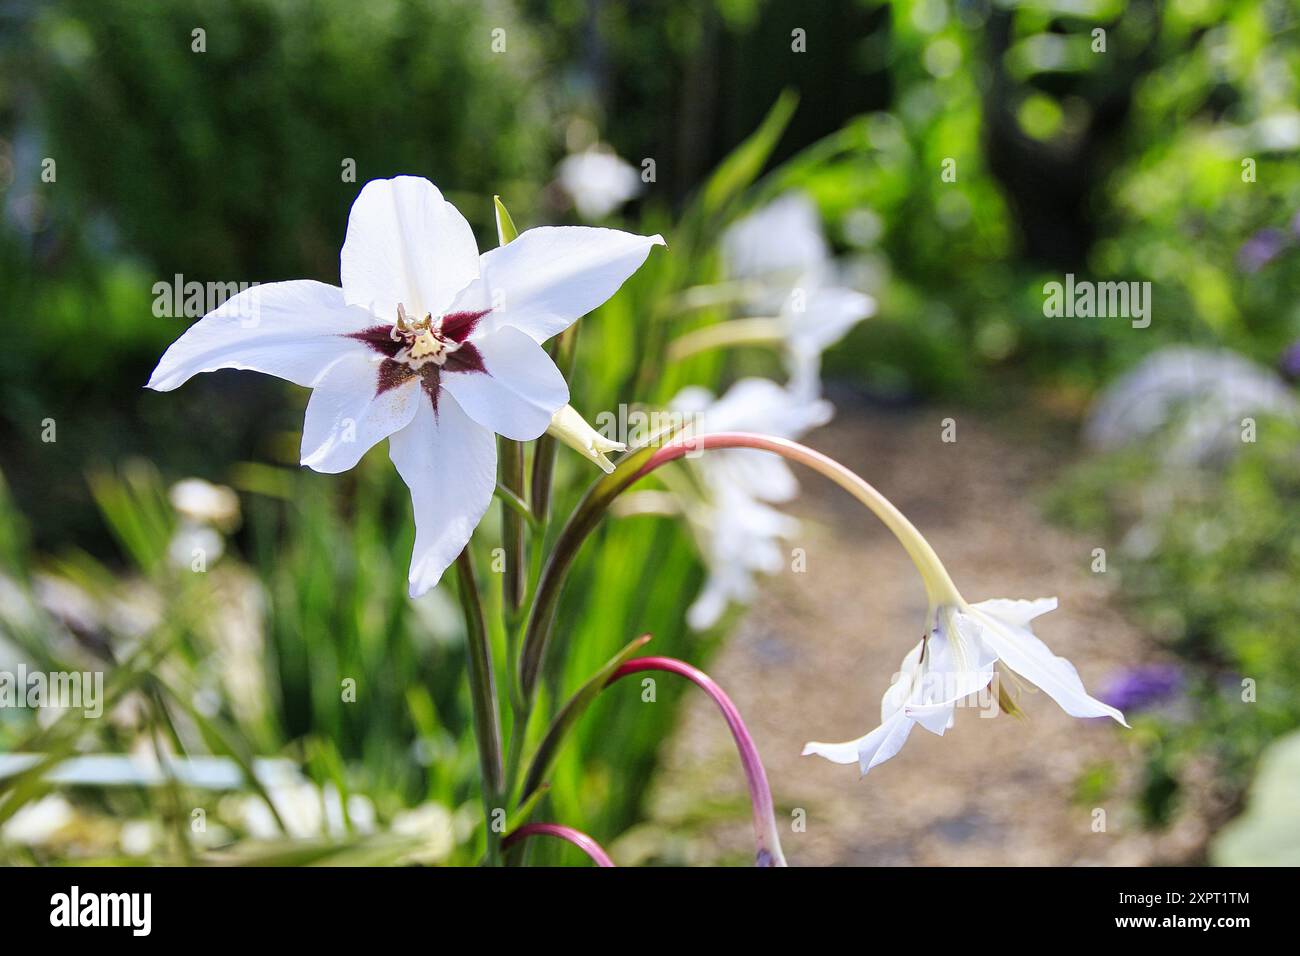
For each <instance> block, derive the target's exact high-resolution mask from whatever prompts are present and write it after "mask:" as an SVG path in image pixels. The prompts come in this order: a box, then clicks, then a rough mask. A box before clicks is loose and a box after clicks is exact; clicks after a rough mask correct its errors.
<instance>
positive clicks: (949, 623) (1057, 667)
mask: <svg viewBox="0 0 1300 956" xmlns="http://www.w3.org/2000/svg"><path fill="white" fill-rule="evenodd" d="M1055 609H1056V598H1039V599H1038V600H1035V601H1008V600H1003V599H1001V598H998V599H994V600H990V601H981V602H979V603H978V604H966V603H965V602H964V601H961V600H960V598H957V599H955V600H953V601H951V602H948V603H943V604H940V605H938V606H934V605H932V606H931V610H930V615H929V622H930V623H929V631H928V633H927V635H926V636H925V637H924V638H922V640H921V641H920V642H919V643H918V644H917V645H916V646H915V647H914V648H912V650H911V651H909V652H908V654H907V656H906V657H904V658H903V664H902V666H901V667H900V669H899V673H898V675H897V676H896V678H895V680H894V682H893V683H892V684H891V685H890V687H889V690H887V691H885V696H884V698H883V699H882V700H881V703H880V726H879V727H877V728H876V729H875V730H873V731H871V733H869V734H867V735H866V736H863V737H859V738H858V739H856V740H849V741H846V742H844V743H837V744H827V743H820V742H816V741H814V742H812V743H809V744H807V745H805V746H804V750H803V752H804V754H805V755H807V754H817V755H818V756H821V757H825V758H826V759H827V760H831V761H834V762H835V763H843V764H849V763H856V764H858V767H859V769H860V770H861V771H862V773H863V774H866V772H867V771H868V770H870V769H871V768H872V767H875V766H877V765H878V764H881V763H884V762H885V761H886V760H888V759H889V758H890V757H892V756H894V754H896V753H898V751H899V750H900V749H902V746H903V744H904V743H905V742H906V740H907V737H908V734H910V733H911V731H912V727H913V726H914V725H916V724H920V725H921V726H922V727H924V728H925V729H926V730H928V731H930V732H931V733H933V734H938V735H941V736H942V734H943V732H944V731H945V730H947V729H948V728H949V727H951V726H952V725H953V721H954V718H955V710H956V707H957V705H958V703H959V702H960V701H962V700H963V699H965V698H967V697H969V696H970V695H971V694H976V693H979V692H981V691H983V690H984V689H985V688H987V687H990V685H991V684H992V682H993V678H994V672H995V667H994V665H995V664H997V663H999V662H1000V663H1001V664H1002V667H1003V668H1005V669H1006V670H1009V671H1011V672H1012V673H1014V674H1017V675H1019V676H1020V677H1023V678H1025V679H1026V680H1028V681H1030V682H1032V683H1034V684H1036V685H1038V686H1039V687H1040V688H1042V689H1043V690H1044V691H1046V692H1047V694H1048V695H1049V696H1050V697H1051V698H1052V699H1053V700H1055V701H1056V702H1057V703H1058V704H1059V705H1060V706H1061V709H1062V710H1064V711H1065V712H1066V713H1067V714H1069V715H1070V716H1072V717H1111V718H1114V719H1115V720H1117V721H1119V722H1120V723H1121V724H1124V726H1126V727H1127V726H1128V724H1127V723H1126V722H1125V721H1124V715H1123V714H1121V713H1120V712H1119V711H1118V710H1116V709H1115V708H1114V707H1111V706H1109V705H1107V704H1103V703H1102V702H1101V701H1099V700H1097V699H1095V698H1093V697H1090V696H1088V692H1087V691H1086V690H1085V689H1084V686H1083V681H1081V680H1080V679H1079V674H1078V672H1077V671H1076V670H1075V669H1074V665H1073V664H1071V663H1070V662H1069V661H1068V660H1066V659H1065V658H1064V657H1057V656H1056V655H1055V654H1053V653H1052V652H1051V650H1049V649H1048V647H1047V645H1046V644H1044V643H1043V642H1042V641H1041V640H1039V639H1038V637H1037V636H1036V635H1035V634H1034V632H1033V630H1032V629H1031V627H1030V623H1029V622H1030V621H1032V620H1033V619H1034V618H1036V617H1038V616H1039V615H1042V614H1046V613H1047V612H1048V611H1052V610H1055Z"/></svg>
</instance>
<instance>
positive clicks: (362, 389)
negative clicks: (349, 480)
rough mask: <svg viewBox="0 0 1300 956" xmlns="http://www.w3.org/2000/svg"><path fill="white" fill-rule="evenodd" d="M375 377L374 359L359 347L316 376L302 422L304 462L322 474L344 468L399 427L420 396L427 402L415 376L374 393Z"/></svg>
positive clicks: (406, 420)
mask: <svg viewBox="0 0 1300 956" xmlns="http://www.w3.org/2000/svg"><path fill="white" fill-rule="evenodd" d="M378 379H379V362H378V361H377V360H376V359H373V358H371V356H369V355H366V354H364V353H358V354H355V355H346V356H344V357H343V358H341V359H339V360H338V361H337V362H335V363H334V364H333V365H332V366H330V368H329V369H328V370H327V371H326V372H325V374H324V375H323V376H321V378H320V380H319V381H318V382H317V383H316V388H315V389H313V390H312V393H311V400H310V401H308V402H307V417H306V420H305V421H304V422H303V426H302V463H303V464H304V465H306V466H307V467H308V468H312V469H315V470H316V471H320V472H325V473H326V474H336V473H338V472H340V471H347V470H348V469H349V468H351V467H353V466H354V465H355V464H356V463H357V462H358V461H360V460H361V456H362V455H364V454H365V453H366V452H367V451H369V450H370V449H371V448H372V447H374V445H375V444H377V443H378V442H380V441H383V440H384V439H385V438H387V437H388V436H389V435H391V434H393V432H395V431H397V430H398V429H401V428H405V427H406V426H407V424H409V423H410V421H411V419H412V418H414V417H415V410H416V406H417V405H418V404H419V403H420V402H425V403H428V402H429V396H428V395H427V394H426V393H425V391H424V389H423V388H421V387H420V380H419V379H418V378H412V379H410V380H409V381H407V382H405V383H404V384H402V385H399V386H397V387H396V388H390V389H388V390H387V391H385V392H384V393H383V394H380V395H376V394H375V390H376V388H377V386H378Z"/></svg>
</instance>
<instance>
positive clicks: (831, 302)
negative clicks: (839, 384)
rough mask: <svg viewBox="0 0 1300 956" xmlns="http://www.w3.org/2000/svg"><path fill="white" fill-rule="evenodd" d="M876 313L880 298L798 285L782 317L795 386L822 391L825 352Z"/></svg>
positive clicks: (810, 392) (807, 391)
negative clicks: (822, 366)
mask: <svg viewBox="0 0 1300 956" xmlns="http://www.w3.org/2000/svg"><path fill="white" fill-rule="evenodd" d="M875 312H876V300H875V299H873V298H872V297H871V296H869V295H864V294H863V293H861V292H854V291H853V290H852V289H845V288H841V287H839V286H833V285H818V284H816V283H812V284H809V285H806V286H800V285H797V286H795V288H794V289H793V290H792V291H791V293H790V295H789V296H787V298H786V300H785V302H784V303H783V304H782V305H781V312H780V315H779V316H778V319H779V321H780V323H781V326H782V328H781V332H780V334H781V339H782V341H783V342H784V343H785V350H786V364H787V367H788V368H789V371H790V383H791V386H792V388H793V389H794V390H795V391H797V392H801V393H803V394H807V395H819V394H821V364H822V353H823V352H825V351H826V350H827V349H828V348H830V347H831V346H832V345H834V344H835V343H836V342H838V341H839V340H840V339H842V338H844V336H845V335H847V334H848V332H849V330H850V329H852V328H853V326H855V325H857V324H858V323H859V322H861V321H862V320H863V319H866V318H870V317H871V316H872V315H874V314H875Z"/></svg>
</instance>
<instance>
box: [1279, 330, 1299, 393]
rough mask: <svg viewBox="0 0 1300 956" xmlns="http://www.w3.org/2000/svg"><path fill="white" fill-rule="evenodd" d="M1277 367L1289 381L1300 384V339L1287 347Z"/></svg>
mask: <svg viewBox="0 0 1300 956" xmlns="http://www.w3.org/2000/svg"><path fill="white" fill-rule="evenodd" d="M1277 367H1278V371H1280V372H1281V373H1282V375H1283V376H1284V377H1285V378H1286V379H1287V380H1289V381H1292V382H1300V339H1297V340H1296V341H1294V342H1292V343H1291V344H1290V345H1288V346H1287V347H1286V349H1285V350H1284V351H1283V352H1282V357H1281V358H1280V359H1278V363H1277Z"/></svg>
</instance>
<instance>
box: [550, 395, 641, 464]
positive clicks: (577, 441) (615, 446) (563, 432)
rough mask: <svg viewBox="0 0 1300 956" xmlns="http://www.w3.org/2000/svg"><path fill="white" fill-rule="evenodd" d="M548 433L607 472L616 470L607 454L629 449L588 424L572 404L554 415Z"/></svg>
mask: <svg viewBox="0 0 1300 956" xmlns="http://www.w3.org/2000/svg"><path fill="white" fill-rule="evenodd" d="M546 433H547V434H548V435H550V436H551V437H552V438H555V439H557V440H559V441H562V442H564V444H566V445H568V446H569V447H570V448H572V449H574V450H575V451H576V452H578V454H580V455H582V457H583V458H586V459H588V460H589V461H594V462H595V463H596V464H598V465H599V466H600V467H601V468H602V469H603V470H604V472H605V473H606V474H609V473H610V472H612V471H613V470H614V463H613V462H611V461H610V460H609V459H608V458H606V457H605V456H606V455H607V454H608V453H609V452H612V451H627V446H626V445H624V444H623V443H622V442H619V441H611V440H610V439H608V438H606V437H605V436H604V435H602V434H601V433H600V432H598V431H596V429H594V428H592V427H591V426H590V425H588V424H587V422H586V419H584V418H583V417H582V416H581V415H579V414H578V412H577V410H576V409H574V407H573V406H572V405H565V406H564V407H563V408H561V409H560V410H559V411H558V412H556V413H555V415H554V416H552V417H551V424H550V426H549V427H548V428H547V429H546Z"/></svg>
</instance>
